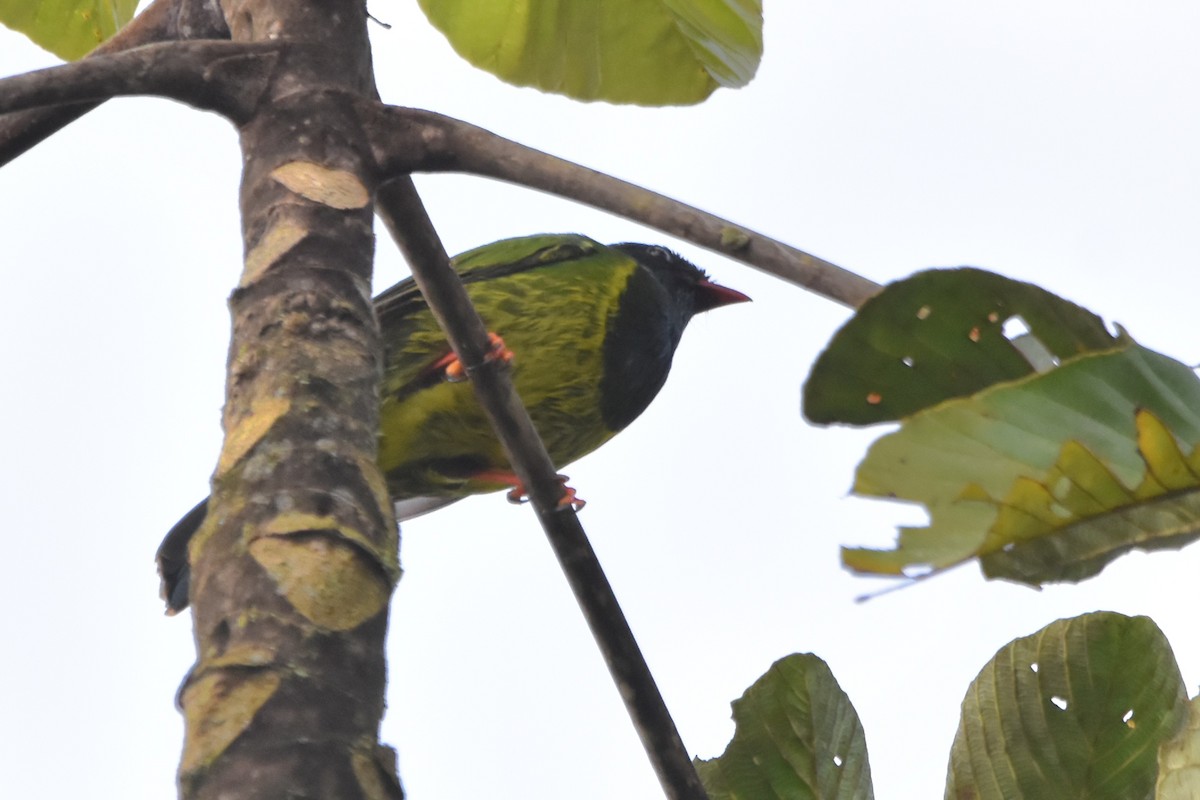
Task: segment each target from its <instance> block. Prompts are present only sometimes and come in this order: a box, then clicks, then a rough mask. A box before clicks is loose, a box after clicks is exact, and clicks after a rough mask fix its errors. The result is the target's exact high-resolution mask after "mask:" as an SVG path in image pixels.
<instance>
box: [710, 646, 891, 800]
mask: <svg viewBox="0 0 1200 800" xmlns="http://www.w3.org/2000/svg"><path fill="white" fill-rule="evenodd" d="M733 719H734V722H735V723H736V725H737V727H736V730H735V731H734V735H733V740H732V741H731V742H730V743H729V746H728V747H726V748H725V752H724V753H723V754H722V755H721V756H719V757H718V758H713V759H708V760H704V759H696V768H697V769H698V770H699V772H700V779H701V780H702V781H703V782H704V786H705V789H707V791H708V796H709V798H710V800H759V799H760V798H761V799H762V800H810V799H811V800H817V799H818V798H819V800H835V799H837V800H868V799H869V798H873V797H874V796H875V795H874V790H873V789H872V788H871V769H870V765H869V764H868V762H867V742H866V737H865V736H864V735H863V729H862V724H861V723H860V722H859V719H858V714H857V713H855V711H854V707H853V706H852V705H851V704H850V699H849V698H848V697H846V693H845V692H843V691H842V688H841V687H840V686H838V683H837V681H836V680H835V679H834V677H833V673H831V672H830V671H829V667H828V666H826V665H825V662H824V661H822V660H821V659H819V658H817V657H816V656H814V655H810V654H803V655H799V654H797V655H791V656H788V657H786V658H783V659H780V660H779V661H776V662H775V663H774V664H773V665H771V668H770V669H769V670H767V672H766V674H765V675H763V676H762V677H761V678H759V679H758V680H757V681H755V683H754V685H753V686H751V687H750V688H749V689H747V690H746V693H745V694H744V695H742V697H741V699H740V700H735V701H734V703H733Z"/></svg>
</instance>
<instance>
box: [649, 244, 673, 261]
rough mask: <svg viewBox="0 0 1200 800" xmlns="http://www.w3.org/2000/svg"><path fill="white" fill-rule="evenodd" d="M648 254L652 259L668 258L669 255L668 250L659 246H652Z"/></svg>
mask: <svg viewBox="0 0 1200 800" xmlns="http://www.w3.org/2000/svg"><path fill="white" fill-rule="evenodd" d="M646 254H647V255H648V256H650V257H651V258H666V257H667V256H668V255H669V253H668V252H667V250H666V248H664V247H659V246H657V245H651V246H650V249H648V250H647V251H646Z"/></svg>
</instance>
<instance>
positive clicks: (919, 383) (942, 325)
mask: <svg viewBox="0 0 1200 800" xmlns="http://www.w3.org/2000/svg"><path fill="white" fill-rule="evenodd" d="M1016 323H1019V326H1018V327H1019V328H1020V329H1021V330H1020V331H1018V332H1014V331H1012V330H1011V328H1012V327H1013V326H1014V324H1016ZM1006 329H1007V330H1006ZM804 402H805V406H804V410H805V413H806V414H807V416H808V417H809V418H810V419H813V420H816V421H819V422H845V423H852V424H869V423H873V422H883V421H891V420H895V419H901V420H902V424H901V426H900V429H899V430H898V431H896V432H895V433H892V434H890V435H887V436H884V437H882V438H881V439H879V440H878V441H876V442H875V444H874V445H872V446H871V448H870V450H869V451H868V453H867V456H866V458H865V459H864V460H863V462H862V463H861V464H860V465H859V467H858V470H857V472H856V476H855V482H854V487H853V491H854V492H855V493H857V494H860V495H864V496H869V497H882V498H887V499H891V500H900V501H910V502H916V503H920V504H922V505H923V506H924V507H925V508H926V510H927V511H928V512H929V517H930V524H929V526H928V527H924V528H902V529H901V531H900V538H899V543H898V545H897V547H896V549H894V550H871V549H865V548H844V549H843V550H842V559H843V562H844V563H845V564H846V565H847V566H848V567H850V568H851V569H854V570H857V571H860V572H870V573H879V574H887V575H907V576H909V577H917V576H923V575H925V574H929V573H930V572H931V571H932V572H936V571H938V570H941V569H945V568H947V567H950V566H953V565H955V564H959V563H962V562H963V561H966V560H968V559H971V558H979V559H980V561H981V565H982V567H983V570H984V572H985V574H986V575H988V576H989V577H993V578H1006V579H1010V580H1016V581H1020V582H1024V583H1029V584H1035V585H1036V584H1041V583H1044V582H1047V581H1077V580H1082V579H1083V578H1087V577H1090V576H1092V575H1095V574H1096V573H1097V572H1099V571H1100V570H1102V569H1103V568H1104V567H1105V565H1107V564H1108V563H1109V562H1110V561H1112V560H1113V559H1114V558H1116V557H1117V556H1119V555H1120V554H1122V553H1124V552H1127V551H1129V550H1131V549H1133V548H1142V549H1145V550H1154V549H1162V548H1168V547H1171V548H1178V547H1182V546H1183V545H1185V544H1188V543H1189V542H1191V541H1194V540H1195V539H1197V538H1200V451H1198V450H1197V444H1198V443H1200V381H1198V380H1197V378H1196V375H1195V374H1194V373H1193V372H1192V370H1191V369H1189V368H1188V367H1186V366H1184V365H1183V364H1180V363H1179V362H1177V361H1174V360H1172V359H1169V358H1167V357H1165V356H1162V355H1159V354H1157V353H1154V352H1152V351H1150V350H1146V349H1145V348H1142V347H1140V346H1139V345H1137V344H1136V343H1135V342H1134V341H1133V340H1132V339H1131V338H1130V337H1129V336H1128V335H1127V334H1125V333H1124V332H1123V331H1122V332H1121V333H1120V335H1119V336H1113V335H1111V334H1110V333H1109V332H1108V331H1107V330H1106V328H1105V326H1104V322H1103V321H1102V320H1101V319H1100V318H1099V317H1097V316H1096V315H1095V314H1093V313H1091V312H1090V311H1087V310H1086V309H1083V308H1080V307H1079V306H1077V305H1075V304H1074V303H1070V302H1068V301H1066V300H1063V299H1062V298H1059V297H1056V296H1055V295H1053V294H1050V293H1049V292H1047V291H1045V290H1043V289H1040V288H1038V287H1036V286H1032V285H1030V284H1027V283H1021V282H1019V281H1013V280H1010V279H1008V278H1004V277H1002V276H999V275H993V274H991V273H988V272H984V271H982V270H977V269H956V270H930V271H928V272H922V273H918V274H917V275H915V276H913V277H912V278H909V279H906V280H904V281H900V282H897V283H895V284H892V285H890V286H888V287H887V288H885V289H884V290H883V291H882V292H880V293H879V294H878V295H876V296H875V297H873V298H872V299H871V300H869V301H868V302H867V303H865V304H864V305H863V307H862V308H861V309H860V310H859V312H858V313H857V314H856V315H855V316H854V318H853V319H851V320H850V321H849V322H847V323H846V324H845V325H844V326H843V327H842V328H841V330H839V331H838V333H837V334H836V335H835V336H834V338H833V340H832V341H831V343H830V345H829V347H828V348H826V350H825V352H824V353H822V355H821V357H820V358H819V359H818V361H817V363H816V365H815V366H814V367H813V371H812V374H811V375H810V376H809V379H808V381H807V384H806V386H805V395H804Z"/></svg>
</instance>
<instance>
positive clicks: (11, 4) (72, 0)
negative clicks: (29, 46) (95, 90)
mask: <svg viewBox="0 0 1200 800" xmlns="http://www.w3.org/2000/svg"><path fill="white" fill-rule="evenodd" d="M137 4H138V0H0V23H4V24H5V25H7V26H8V27H10V28H12V29H13V30H15V31H20V32H21V33H23V34H25V35H26V36H28V37H29V38H30V39H31V40H33V42H34V43H35V44H37V45H38V46H40V47H44V48H46V49H47V50H49V51H50V52H51V53H54V55H56V56H58V57H59V58H63V59H66V60H67V61H73V60H75V59H77V58H82V57H83V56H85V55H87V54H88V53H90V52H91V51H92V50H93V49H94V48H95V47H96V45H98V44H100V43H101V42H103V41H104V40H106V39H108V38H109V37H110V36H112V35H113V34H114V33H116V32H117V31H118V30H120V29H121V27H122V26H123V25H125V23H126V22H129V20H131V19H133V12H134V11H136V10H137Z"/></svg>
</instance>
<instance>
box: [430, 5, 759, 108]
mask: <svg viewBox="0 0 1200 800" xmlns="http://www.w3.org/2000/svg"><path fill="white" fill-rule="evenodd" d="M420 4H421V8H422V9H423V10H424V11H425V15H426V16H427V17H429V21H430V22H432V23H433V25H434V27H436V28H437V29H438V30H440V31H441V32H442V33H443V34H445V36H446V38H447V39H448V40H449V41H450V44H451V46H452V47H453V48H454V49H455V51H456V52H458V54H459V55H461V56H462V57H463V58H465V59H466V60H467V61H469V62H471V63H472V64H474V65H475V66H477V67H479V68H480V69H484V70H487V71H488V72H490V73H492V74H493V75H496V76H497V77H499V78H501V79H502V80H505V81H508V82H509V83H514V84H517V85H518V86H532V87H535V88H537V89H541V90H543V91H546V92H555V93H558V94H565V95H567V96H569V97H573V98H575V99H577V100H607V101H608V102H611V103H637V104H640V105H686V104H691V103H698V102H700V101H701V100H703V99H705V98H706V97H708V96H709V95H710V94H712V92H713V91H714V90H715V89H716V88H717V87H718V86H727V87H738V86H744V85H745V84H747V83H748V82H749V81H750V79H751V78H753V77H754V73H755V71H756V70H757V69H758V62H759V61H760V60H761V58H762V0H588V1H587V2H578V0H420Z"/></svg>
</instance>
